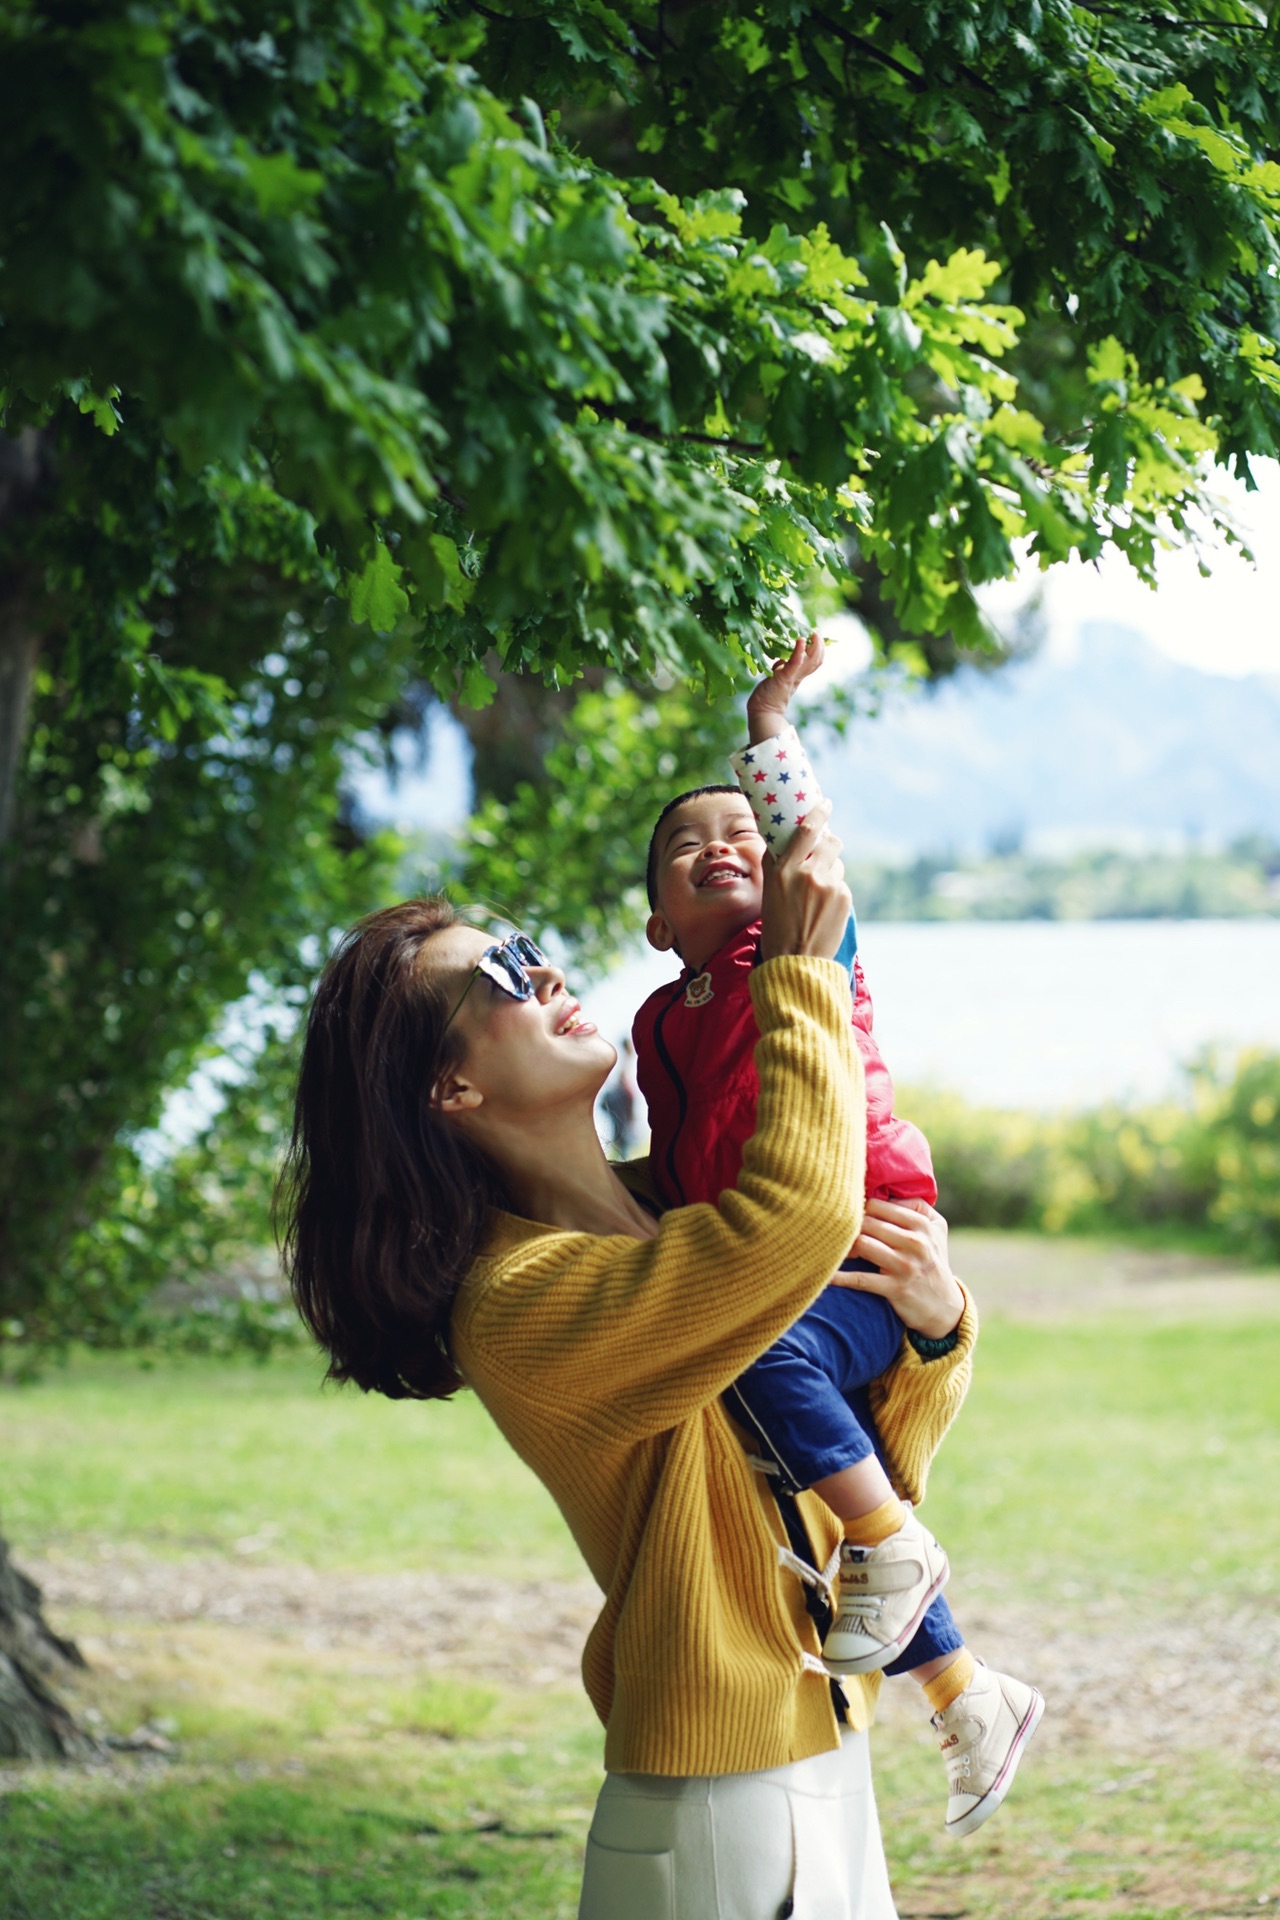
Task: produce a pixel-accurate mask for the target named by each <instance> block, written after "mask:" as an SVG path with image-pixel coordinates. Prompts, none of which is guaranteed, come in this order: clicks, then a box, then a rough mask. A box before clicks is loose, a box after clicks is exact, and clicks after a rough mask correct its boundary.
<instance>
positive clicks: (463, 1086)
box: [431, 1073, 484, 1114]
mask: <svg viewBox="0 0 1280 1920" xmlns="http://www.w3.org/2000/svg"><path fill="white" fill-rule="evenodd" d="M431 1104H432V1106H433V1107H434V1108H435V1110H436V1112H437V1113H447V1114H461V1113H473V1112H474V1111H475V1109H476V1108H477V1107H479V1106H482V1105H483V1104H484V1095H483V1094H482V1093H481V1091H480V1089H479V1087H473V1086H472V1084H471V1082H470V1081H469V1080H464V1079H463V1077H462V1075H461V1074H460V1073H446V1074H445V1076H444V1078H443V1080H437V1082H436V1084H435V1086H434V1087H433V1088H432V1091H431Z"/></svg>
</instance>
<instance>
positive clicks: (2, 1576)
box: [0, 1539, 98, 1760]
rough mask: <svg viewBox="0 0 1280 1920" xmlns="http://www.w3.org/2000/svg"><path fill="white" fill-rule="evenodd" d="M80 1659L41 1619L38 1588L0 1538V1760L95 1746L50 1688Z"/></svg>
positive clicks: (74, 1753) (85, 1751) (70, 1754)
mask: <svg viewBox="0 0 1280 1920" xmlns="http://www.w3.org/2000/svg"><path fill="white" fill-rule="evenodd" d="M84 1664H85V1662H84V1658H83V1656H82V1654H81V1653H80V1651H79V1649H78V1648H77V1647H76V1646H75V1645H74V1644H73V1643H72V1642H71V1641H70V1640H64V1639H63V1638H62V1636H61V1635H60V1634H56V1633H55V1632H54V1631H53V1629H52V1628H51V1627H50V1626H49V1625H48V1623H47V1621H46V1620H45V1619H44V1618H43V1616H42V1614H41V1612H40V1589H39V1587H38V1586H37V1585H36V1583H35V1581H34V1580H30V1579H28V1578H27V1576H26V1574H25V1573H23V1572H21V1571H20V1569H19V1568H17V1567H15V1566H14V1564H13V1561H12V1560H11V1559H10V1557H9V1549H8V1547H7V1545H6V1544H5V1542H4V1540H3V1539H0V1759H3V1760H81V1759H87V1758H88V1757H89V1756H90V1755H91V1754H93V1753H96V1752H97V1751H98V1745H97V1742H96V1741H95V1740H94V1739H93V1738H92V1737H91V1736H90V1735H89V1734H87V1733H85V1732H83V1731H82V1729H81V1728H79V1727H78V1726H77V1725H76V1723H75V1721H74V1720H73V1719H72V1717H71V1714H70V1713H69V1712H68V1710H67V1708H66V1707H65V1706H64V1705H63V1704H62V1702H61V1700H59V1699H58V1697H57V1695H56V1693H55V1692H54V1691H53V1683H54V1682H55V1681H56V1680H57V1679H58V1678H59V1677H60V1676H61V1675H63V1674H65V1673H67V1672H68V1670H69V1669H71V1668H72V1667H83V1666H84Z"/></svg>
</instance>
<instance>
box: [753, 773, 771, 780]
mask: <svg viewBox="0 0 1280 1920" xmlns="http://www.w3.org/2000/svg"><path fill="white" fill-rule="evenodd" d="M751 778H752V779H753V780H764V779H767V778H768V776H767V775H766V774H763V773H753V774H752V776H751Z"/></svg>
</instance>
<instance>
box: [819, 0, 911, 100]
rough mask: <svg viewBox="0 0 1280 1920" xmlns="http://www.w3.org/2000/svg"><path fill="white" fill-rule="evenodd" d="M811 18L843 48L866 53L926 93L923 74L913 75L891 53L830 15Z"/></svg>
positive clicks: (821, 14) (824, 14)
mask: <svg viewBox="0 0 1280 1920" xmlns="http://www.w3.org/2000/svg"><path fill="white" fill-rule="evenodd" d="M809 18H810V19H811V20H817V21H820V22H821V24H822V25H823V26H824V27H825V28H826V29H827V32H828V33H831V34H834V35H835V37H836V39H837V40H839V41H840V42H841V44H842V45H843V46H846V47H850V48H852V49H854V50H855V51H856V52H858V53H865V54H866V55H867V57H868V59H871V60H878V61H879V63H880V65H881V66H882V67H887V68H888V69H889V71H890V73H896V74H897V75H898V78H899V79H900V80H905V81H906V82H907V84H908V85H909V86H910V87H912V88H913V89H914V91H915V92H916V93H924V92H925V91H926V83H925V80H924V78H923V76H922V75H921V74H918V73H913V72H912V71H911V68H910V67H904V66H903V64H902V62H901V61H900V60H895V59H894V57H893V55H892V54H891V53H883V52H882V51H881V50H880V48H879V47H877V46H876V45H875V43H874V41H871V40H864V39H863V37H862V35H861V34H860V33H853V32H851V31H850V29H849V28H848V27H842V26H841V25H840V22H839V21H838V20H833V19H832V18H831V16H830V15H829V14H826V13H812V14H810V16H809Z"/></svg>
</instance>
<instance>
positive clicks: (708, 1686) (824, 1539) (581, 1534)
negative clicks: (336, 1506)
mask: <svg viewBox="0 0 1280 1920" xmlns="http://www.w3.org/2000/svg"><path fill="white" fill-rule="evenodd" d="M751 994H752V999H753V1002H754V1004H755V1013H756V1020H757V1023H758V1025H759V1028H760V1042H759V1045H758V1047H757V1049H756V1066H757V1070H758V1072H759V1078H760V1102H759V1109H758V1115H757V1126H756V1132H755V1134H754V1135H753V1136H752V1138H751V1139H750V1140H749V1141H748V1142H747V1144H746V1147H745V1150H744V1153H743V1162H742V1170H741V1173H740V1175H739V1179H738V1184H737V1187H736V1188H735V1189H733V1190H732V1191H730V1192H727V1193H724V1194H722V1195H721V1197H720V1202H719V1205H718V1206H714V1207H713V1206H706V1205H699V1206H690V1207H679V1208H676V1209H674V1210H672V1211H671V1212H669V1213H667V1214H665V1215H664V1216H663V1218H662V1220H661V1222H660V1224H659V1230H658V1234H657V1237H656V1238H655V1239H652V1240H635V1239H632V1238H630V1237H629V1236H626V1235H621V1234H616V1235H597V1234H588V1233H574V1232H568V1231H565V1230H563V1229H560V1228H554V1227H549V1226H546V1225H544V1224H541V1223H539V1222H537V1221H532V1220H526V1219H522V1218H520V1217H518V1216H516V1215H514V1214H508V1213H498V1214H496V1215H495V1218H494V1222H493V1227H492V1232H491V1234H490V1237H489V1239H488V1240H487V1242H486V1245H485V1250H484V1253H483V1254H482V1255H481V1256H480V1258H479V1259H477V1260H476V1262H475V1264H474V1266H473V1268H472V1270H471V1272H470V1274H469V1275H468V1277H467V1279H466V1281H465V1282H464V1283H463V1286H462V1288H461V1289H460V1291H459V1294H458V1298H457V1303H456V1305H455V1307H454V1313H453V1321H452V1350H453V1354H454V1357H455V1360H456V1362H457V1364H458V1366H459V1369H460V1370H461V1372H462V1374H463V1377H464V1378H465V1379H466V1381H467V1383H468V1384H469V1385H470V1386H471V1387H473V1388H474V1389H475V1391H476V1392H477V1393H478V1394H479V1396H480V1398H481V1400H482V1401H483V1402H484V1403H485V1405H486V1406H487V1408H488V1409H489V1412H490V1413H491V1414H492V1416H493V1418H494V1420H495V1421H496V1423H497V1425H498V1426H499V1428H500V1429H501V1430H502V1432H503V1433H504V1434H505V1435H506V1437H507V1439H508V1440H509V1441H510V1443H511V1445H512V1446H513V1447H514V1448H515V1450H516V1452H517V1453H518V1454H519V1455H520V1456H521V1458H522V1459H524V1460H525V1461H527V1463H528V1464H529V1466H530V1467H532V1469H533V1470H534V1472H535V1473H536V1474H537V1475H538V1477H539V1478H540V1479H541V1480H542V1481H543V1482H544V1483H545V1485H546V1486H547V1487H548V1488H549V1490H550V1491H551V1493H552V1495H553V1496H554V1498H555V1500H556V1502H557V1504H558V1506H559V1507H560V1510H561V1512H562V1513H563V1514H564V1516H565V1519H566V1520H567V1522H568V1524H569V1527H570V1529H571V1531H572V1533H573V1536H574V1539H575V1540H576V1542H577V1544H578V1546H579V1548H580V1549H581V1551H582V1554H583V1556H584V1558H585V1560H586V1562H587V1565H588V1566H589V1567H590V1569H591V1572H592V1573H593V1574H594V1576H595V1578H596V1580H597V1582H598V1583H599V1586H600V1588H601V1590H602V1592H603V1594H604V1605H603V1607H602V1610H601V1612H600V1615H599V1617H598V1619H597V1621H596V1623H595V1625H594V1627H593V1628H592V1630H591V1633H590V1635H589V1637H588V1640H587V1645H586V1650H585V1652H584V1655H583V1678H584V1680H585V1683H586V1688H587V1692H588V1694H589V1696H590V1698H591V1702H592V1704H593V1706H594V1707H595V1710H596V1712H597V1713H598V1714H599V1716H600V1719H601V1720H602V1722H603V1723H604V1726H605V1729H606V1735H605V1766H606V1767H607V1768H608V1769H609V1770H610V1771H612V1772H635V1773H659V1774H685V1775H688V1774H720V1773H745V1772H754V1771H756V1770H758V1769H760V1768H765V1767H774V1766H781V1765H785V1764H786V1763H788V1762H790V1761H792V1760H799V1759H803V1758H806V1757H807V1756H809V1755H811V1754H815V1753H821V1752H826V1751H829V1750H831V1749H832V1748H834V1747H835V1746H836V1745H837V1744H838V1742H839V1733H838V1729H837V1723H836V1717H835V1712H834V1709H833V1706H832V1701H831V1692H830V1688H829V1686H828V1683H827V1681H826V1679H825V1678H824V1676H823V1675H822V1674H821V1673H820V1672H815V1671H814V1670H813V1666H812V1665H806V1663H805V1660H804V1659H803V1658H802V1655H803V1654H806V1653H807V1654H808V1655H809V1656H810V1657H811V1659H812V1657H813V1656H816V1655H817V1653H818V1651H819V1648H818V1642H817V1636H816V1632H815V1629H814V1626H813V1623H812V1621H811V1620H810V1618H809V1615H808V1613H807V1612H806V1611H805V1606H804V1598H803V1591H802V1588H801V1586H800V1583H799V1581H798V1580H797V1579H796V1577H795V1575H794V1574H793V1573H791V1572H789V1571H788V1570H787V1569H786V1568H785V1567H784V1566H782V1565H781V1564H780V1562H779V1553H778V1549H779V1548H780V1547H782V1546H785V1544H786V1533H785V1529H784V1527H783V1524H782V1518H781V1515H780V1514H779V1512H778V1509H777V1506H776V1504H775V1502H774V1500H773V1498H772V1495H771V1494H770V1492H769V1488H768V1482H767V1480H766V1479H765V1478H764V1477H763V1476H762V1475H760V1474H758V1473H756V1472H754V1471H753V1469H752V1468H751V1466H750V1464H749V1461H748V1457H747V1453H746V1450H745V1448H744V1446H743V1443H742V1438H741V1436H740V1435H739V1433H738V1432H737V1430H736V1429H735V1428H734V1426H733V1424H732V1422H731V1421H730V1419H729V1417H728V1415H727V1414H726V1413H725V1411H724V1408H723V1407H722V1405H721V1403H720V1395H721V1393H722V1392H723V1391H724V1389H725V1388H726V1387H727V1386H728V1385H729V1384H730V1382H731V1381H733V1380H734V1379H736V1378H737V1376H738V1374H740V1373H741V1372H742V1371H743V1369H744V1368H745V1367H747V1366H749V1365H750V1364H751V1362H752V1361H753V1360H755V1359H756V1358H757V1357H758V1356H759V1355H760V1354H761V1353H763V1352H764V1350H765V1348H766V1347H768V1346H770V1345H771V1344H772V1342H773V1341H774V1340H776V1339H777V1337H778V1336H779V1334H781V1333H782V1332H783V1330H784V1329H785V1328H786V1327H787V1326H789V1325H790V1324H791V1322H792V1321H793V1320H794V1319H795V1318H796V1317H797V1315H798V1314H800V1313H801V1312H803V1310H804V1308H805V1307H807V1306H808V1305H809V1303H810V1302H811V1301H812V1300H814V1299H816V1297H817V1295H818V1294H819V1293H820V1292H821V1290H822V1288H823V1286H824V1285H825V1284H826V1282H827V1279H828V1278H829V1276H830V1275H831V1273H832V1272H833V1271H834V1270H835V1268H836V1267H837V1266H838V1265H839V1263H840V1261H841V1260H842V1259H843V1258H844V1256H845V1254H846V1253H847V1251H848V1248H849V1245H850V1243H851V1241H852V1240H853V1239H854V1238H855V1236H856V1234H857V1232H858V1229H859V1226H860V1222H861V1212H862V1185H863V1155H864V1148H865V1123H864V1103H863V1097H862V1068H861V1064H860V1061H859V1057H858V1051H857V1048H856V1046H855V1044H854V1040H853V1035H852V1032H851V1029H850V1025H849V976H848V974H847V973H846V972H845V971H844V970H843V969H842V968H841V967H839V966H838V965H837V964H836V963H835V962H834V961H829V960H814V959H800V958H779V959H775V960H770V961H766V962H765V963H764V965H762V966H760V967H758V968H757V969H756V970H755V973H754V974H753V976H752V981H751ZM975 1334H976V1322H975V1320H974V1317H973V1313H972V1310H971V1308H970V1307H969V1306H968V1305H967V1304H966V1309H965V1314H964V1318H963V1319H962V1321H961V1323H960V1338H959V1341H958V1343H957V1346H956V1348H955V1350H954V1351H953V1352H952V1353H951V1354H949V1355H948V1356H946V1357H945V1358H943V1359H939V1360H932V1361H928V1362H926V1361H923V1360H921V1358H920V1357H919V1355H918V1354H916V1353H915V1352H914V1351H913V1350H912V1349H911V1348H910V1347H909V1346H907V1345H906V1343H904V1347H903V1352H902V1356H901V1358H900V1359H899V1360H898V1362H897V1363H896V1364H895V1366H894V1367H893V1368H891V1369H890V1371H889V1372H888V1374H886V1375H885V1376H884V1377H883V1379H882V1381H881V1382H879V1383H877V1385H878V1389H879V1391H878V1395H877V1405H876V1418H877V1424H878V1425H879V1428H880V1432H881V1435H882V1438H883V1439H884V1442H885V1445H886V1447H887V1449H888V1452H889V1455H890V1459H891V1462H892V1466H893V1477H894V1479H895V1483H896V1484H897V1485H898V1487H899V1489H900V1491H901V1492H902V1493H903V1494H904V1495H905V1496H906V1497H908V1498H911V1499H913V1500H917V1501H918V1500H919V1499H920V1497H921V1496H922V1494H923V1492H924V1482H925V1475H926V1472H927V1468H928V1463H929V1461H930V1459H931V1458H932V1456H933V1453H934V1451H935V1449H936V1447H937V1445H938V1442H939V1440H940V1439H941V1437H942V1434H943V1433H944V1431H945V1429H946V1427H947V1426H948V1425H949V1423H950V1421H951V1420H952V1418H953V1417H954V1415H955V1412H956V1410H957V1408H958V1406H959V1403H960V1401H961V1400H962V1398H963V1397H964V1393H965V1390H966V1388H967V1385H968V1379H969V1371H970V1365H971V1351H972V1345H973V1340H974V1337H975ZM801 1508H802V1511H803V1514H804V1518H805V1521H806V1525H807V1527H808V1530H809V1535H810V1538H811V1539H812V1541H813V1543H814V1548H815V1553H816V1554H817V1556H818V1557H819V1559H820V1560H825V1558H826V1557H827V1556H828V1555H829V1554H830V1553H831V1552H832V1551H833V1549H834V1548H835V1546H836V1544H837V1542H838V1540H839V1537H840V1534H839V1527H838V1524H837V1522H836V1521H835V1518H834V1516H833V1515H832V1514H831V1512H830V1511H829V1509H828V1508H827V1507H826V1506H825V1505H824V1504H823V1502H822V1501H821V1500H819V1499H818V1498H817V1496H816V1495H813V1494H804V1495H801ZM875 1689H876V1678H874V1677H873V1678H872V1679H870V1680H864V1681H861V1682H859V1681H854V1682H851V1683H850V1684H849V1687H848V1689H847V1690H848V1692H849V1695H850V1712H851V1718H852V1720H853V1723H854V1725H855V1726H859V1727H865V1726H866V1725H867V1724H868V1723H869V1721H870V1717H871V1707H872V1704H873V1702H874V1698H875Z"/></svg>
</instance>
